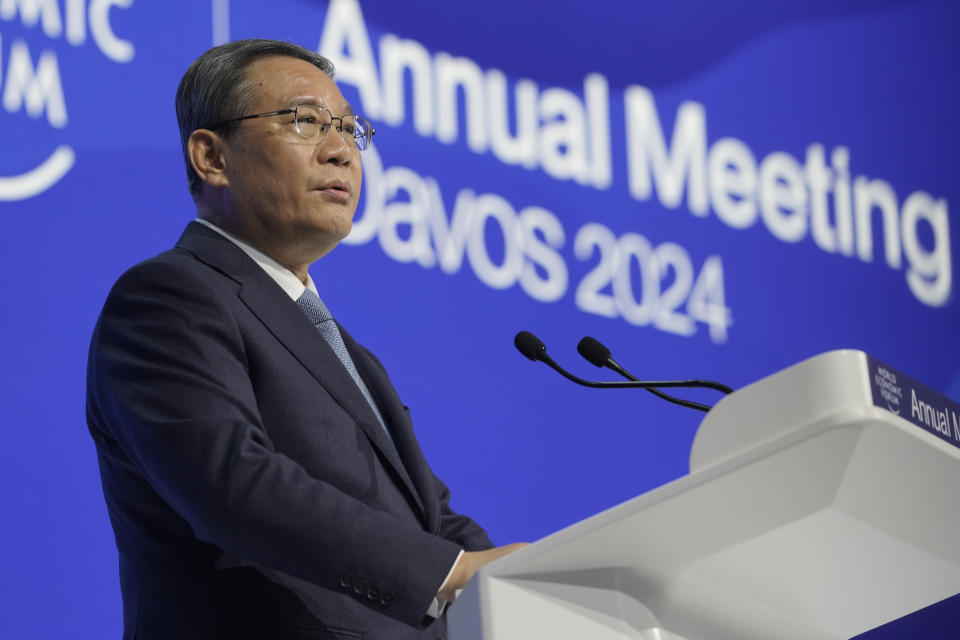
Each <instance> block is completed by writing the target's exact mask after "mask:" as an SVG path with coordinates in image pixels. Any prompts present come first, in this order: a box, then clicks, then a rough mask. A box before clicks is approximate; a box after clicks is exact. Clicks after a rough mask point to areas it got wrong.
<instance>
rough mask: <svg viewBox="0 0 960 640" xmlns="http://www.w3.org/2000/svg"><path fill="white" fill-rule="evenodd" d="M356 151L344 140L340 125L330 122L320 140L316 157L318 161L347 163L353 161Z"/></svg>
mask: <svg viewBox="0 0 960 640" xmlns="http://www.w3.org/2000/svg"><path fill="white" fill-rule="evenodd" d="M358 153H359V151H358V150H357V148H356V147H353V146H352V145H350V144H348V143H347V141H346V140H344V138H343V133H342V131H341V129H340V127H337V126H336V125H335V124H334V123H332V122H331V123H330V124H329V125H328V128H327V132H326V135H324V137H323V140H322V141H321V142H320V145H319V149H318V157H317V159H318V160H319V161H320V162H332V163H334V164H341V165H347V164H350V163H351V162H353V161H354V158H355V157H356V155H357V154H358Z"/></svg>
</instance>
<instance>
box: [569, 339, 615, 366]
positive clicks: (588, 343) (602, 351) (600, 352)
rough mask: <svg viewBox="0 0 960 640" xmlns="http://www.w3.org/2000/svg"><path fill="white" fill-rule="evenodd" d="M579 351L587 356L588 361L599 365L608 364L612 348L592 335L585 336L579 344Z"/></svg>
mask: <svg viewBox="0 0 960 640" xmlns="http://www.w3.org/2000/svg"><path fill="white" fill-rule="evenodd" d="M577 352H578V353H579V354H580V355H582V356H583V357H584V358H586V360H587V362H589V363H591V364H593V365H594V366H597V367H605V366H607V361H608V360H609V359H610V349H607V348H606V347H605V346H603V345H602V344H600V343H599V342H598V341H597V340H596V339H594V338H591V337H590V336H584V337H583V339H582V340H581V341H580V344H578V345H577Z"/></svg>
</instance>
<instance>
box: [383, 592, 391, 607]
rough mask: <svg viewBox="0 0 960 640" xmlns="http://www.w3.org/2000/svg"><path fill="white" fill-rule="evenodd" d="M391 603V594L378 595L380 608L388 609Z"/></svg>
mask: <svg viewBox="0 0 960 640" xmlns="http://www.w3.org/2000/svg"><path fill="white" fill-rule="evenodd" d="M392 603H393V594H392V593H382V594H380V606H381V607H389V606H390V605H391V604H392Z"/></svg>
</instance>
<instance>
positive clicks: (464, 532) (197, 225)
mask: <svg viewBox="0 0 960 640" xmlns="http://www.w3.org/2000/svg"><path fill="white" fill-rule="evenodd" d="M332 71H333V69H332V65H330V63H329V62H328V61H327V60H326V59H324V58H322V57H320V56H318V55H316V54H314V53H312V52H309V51H306V50H304V49H301V48H299V47H296V46H294V45H290V44H287V43H281V42H274V41H264V40H253V41H241V42H236V43H231V44H229V45H224V46H221V47H216V48H214V49H211V50H210V51H208V52H207V53H205V54H204V55H203V56H201V57H200V58H199V59H198V60H197V61H196V62H194V63H193V65H192V66H191V67H190V69H188V71H187V73H186V74H185V75H184V78H183V80H182V81H181V83H180V87H179V89H178V92H177V117H178V122H179V125H180V130H181V140H182V143H183V150H184V156H185V159H186V162H187V174H188V177H189V181H190V189H191V193H192V194H193V197H194V201H195V202H196V205H197V217H198V220H196V221H194V222H192V223H190V224H189V226H188V227H187V229H186V231H185V232H184V234H183V236H182V237H181V239H180V241H179V242H178V243H177V246H176V248H175V249H173V250H171V251H168V252H166V253H164V254H161V255H160V256H157V257H156V258H153V259H151V260H148V261H146V262H144V263H141V264H139V265H137V266H136V267H134V268H132V269H131V270H130V271H128V272H127V273H125V274H124V275H123V276H122V277H121V278H120V279H119V281H118V282H117V284H116V285H115V286H114V288H113V289H112V290H111V292H110V295H109V297H108V299H107V301H106V303H105V305H104V308H103V312H102V314H101V317H100V320H99V322H98V324H97V327H96V329H95V331H94V335H93V340H92V343H91V350H90V359H89V365H88V394H87V419H88V424H89V427H90V432H91V434H92V435H93V438H94V441H95V443H96V447H97V454H98V459H99V463H100V473H101V478H102V481H103V489H104V496H105V498H106V502H107V507H108V511H109V514H110V518H111V522H112V524H113V529H114V533H115V537H116V541H117V547H118V550H119V554H120V582H121V591H122V594H123V608H124V638H147V639H149V638H178V639H184V638H211V637H228V638H271V639H274V638H331V639H333V638H375V639H392V638H431V639H434V638H442V637H445V621H444V618H443V613H442V611H443V607H444V605H445V603H446V602H449V601H451V600H452V599H453V598H454V597H455V593H456V591H457V590H458V589H460V588H462V587H463V586H464V585H465V584H466V582H467V581H468V580H469V579H470V577H471V576H472V575H473V574H474V573H475V571H476V570H477V569H478V568H479V567H480V566H481V565H482V564H484V563H486V562H489V561H491V560H493V559H495V558H497V557H499V556H501V555H504V554H505V553H508V552H510V551H512V550H514V549H515V548H517V546H518V545H509V546H507V547H500V548H494V547H493V545H492V544H491V543H490V541H489V539H488V538H487V535H486V533H485V532H484V531H483V529H481V528H480V527H479V526H478V525H477V524H476V523H475V522H473V521H472V520H471V519H470V518H467V517H465V516H462V515H459V514H457V513H455V512H454V511H452V510H451V509H450V507H449V504H448V501H449V494H448V491H447V489H446V487H445V486H444V485H443V483H442V482H440V481H439V480H438V479H437V478H436V477H435V476H434V475H433V473H432V472H431V470H430V468H429V466H428V465H427V462H426V461H425V460H424V458H423V454H422V452H421V450H420V447H419V445H418V444H417V441H416V439H415V436H414V433H413V428H412V424H411V421H410V416H409V412H408V410H407V408H406V407H405V406H403V404H402V402H401V401H400V399H399V398H398V397H397V394H396V391H395V390H394V389H393V386H392V385H391V383H390V381H389V379H388V378H387V374H386V372H385V371H384V369H383V367H382V366H381V364H380V363H379V361H378V360H377V359H376V358H375V357H374V356H373V355H372V354H371V353H370V352H369V351H367V350H366V349H364V348H363V347H361V346H360V345H358V344H357V343H356V342H355V341H354V340H353V338H352V337H351V336H350V335H349V334H348V333H347V332H346V331H345V330H343V328H342V327H338V326H337V325H336V324H335V323H334V322H333V321H332V320H330V316H329V313H328V312H327V310H326V308H325V307H324V306H323V303H322V302H320V300H319V298H318V297H317V291H316V287H315V285H314V283H313V281H312V279H311V278H310V275H309V273H308V271H307V269H308V267H309V266H310V264H311V263H312V262H314V261H315V260H317V259H318V258H320V257H322V256H324V255H325V254H327V253H328V252H329V251H330V250H332V249H333V248H334V246H336V244H337V243H338V242H339V241H340V240H341V239H342V238H343V237H344V236H346V234H347V233H348V232H349V231H350V226H351V220H352V217H353V213H354V211H355V209H356V206H357V199H358V195H359V191H360V181H361V169H360V159H361V152H362V151H363V150H364V149H365V148H367V147H368V146H369V144H370V140H371V137H372V135H373V131H372V129H371V128H370V125H369V123H368V122H366V121H365V120H364V119H363V118H361V117H359V116H355V115H354V114H353V112H352V110H351V109H350V105H348V104H347V103H346V101H345V100H344V99H343V96H342V95H341V94H340V91H339V90H338V88H337V86H336V84H335V83H334V82H333V80H332Z"/></svg>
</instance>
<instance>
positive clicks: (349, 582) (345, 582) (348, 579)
mask: <svg viewBox="0 0 960 640" xmlns="http://www.w3.org/2000/svg"><path fill="white" fill-rule="evenodd" d="M340 586H341V587H343V588H344V589H349V588H350V587H352V586H353V576H352V575H350V574H349V573H345V574H343V575H342V576H340Z"/></svg>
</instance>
